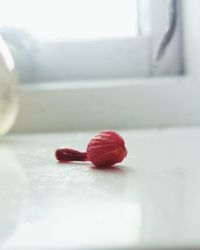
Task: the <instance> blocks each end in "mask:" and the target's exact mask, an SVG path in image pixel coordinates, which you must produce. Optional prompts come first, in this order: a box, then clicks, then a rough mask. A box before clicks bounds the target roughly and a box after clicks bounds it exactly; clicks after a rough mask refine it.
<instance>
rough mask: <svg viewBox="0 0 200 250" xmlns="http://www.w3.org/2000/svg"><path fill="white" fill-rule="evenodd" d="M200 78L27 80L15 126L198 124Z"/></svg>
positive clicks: (55, 128) (71, 127)
mask: <svg viewBox="0 0 200 250" xmlns="http://www.w3.org/2000/svg"><path fill="white" fill-rule="evenodd" d="M199 94H200V81H199V79H197V78H191V77H170V78H147V79H118V80H102V81H92V80H91V81H85V82H71V83H49V84H48V83H47V84H41V85H39V84H38V85H34V86H33V85H32V86H23V87H22V100H21V109H20V113H19V116H18V119H17V122H16V124H15V126H14V128H13V130H12V131H13V132H50V131H70V130H91V129H108V128H109V129H116V128H117V129H127V128H147V127H166V126H187V125H198V124H200V112H199V105H200V99H199Z"/></svg>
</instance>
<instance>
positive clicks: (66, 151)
mask: <svg viewBox="0 0 200 250" xmlns="http://www.w3.org/2000/svg"><path fill="white" fill-rule="evenodd" d="M55 156H56V159H57V160H58V161H60V162H69V161H87V154H86V152H80V151H77V150H75V149H71V148H59V149H57V150H56V152H55Z"/></svg>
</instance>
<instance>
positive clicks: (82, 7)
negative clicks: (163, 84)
mask: <svg viewBox="0 0 200 250" xmlns="http://www.w3.org/2000/svg"><path fill="white" fill-rule="evenodd" d="M168 2H169V1H167V0H164V1H160V0H154V1H150V0H51V1H49V0H16V1H12V0H4V1H3V2H2V3H1V4H2V5H1V6H2V7H1V9H2V10H3V11H2V13H1V15H0V26H1V29H0V33H1V34H2V36H3V37H4V39H5V40H6V41H7V42H8V44H9V45H10V47H11V50H12V52H13V55H14V57H15V60H16V62H17V65H18V68H19V71H20V73H21V76H22V79H23V81H25V82H28V81H31V82H33V81H34V82H41V81H53V80H69V79H70V80H75V79H99V78H122V77H139V76H150V75H152V74H178V73H180V71H181V64H180V48H181V46H180V30H179V29H178V31H177V32H176V36H175V38H174V39H173V43H172V44H171V47H170V49H169V52H168V54H167V55H166V60H165V61H164V62H162V64H161V66H160V68H159V69H157V70H156V71H155V72H154V71H153V67H152V65H153V56H154V53H155V50H156V48H157V46H158V43H159V42H160V39H161V36H162V33H163V31H164V29H165V23H166V21H167V18H168ZM11 6H12V8H11Z"/></svg>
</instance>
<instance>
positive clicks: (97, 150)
mask: <svg viewBox="0 0 200 250" xmlns="http://www.w3.org/2000/svg"><path fill="white" fill-rule="evenodd" d="M126 155H127V149H126V147H125V143H124V140H123V138H122V137H121V136H120V135H119V134H117V133H116V132H114V131H110V130H107V131H102V132H101V133H99V134H98V135H96V136H95V137H94V138H93V139H91V141H90V142H89V144H88V146H87V158H88V160H90V161H91V162H92V163H93V164H94V165H95V166H97V167H102V166H112V165H114V164H116V163H119V162H121V161H123V159H124V158H125V157H126Z"/></svg>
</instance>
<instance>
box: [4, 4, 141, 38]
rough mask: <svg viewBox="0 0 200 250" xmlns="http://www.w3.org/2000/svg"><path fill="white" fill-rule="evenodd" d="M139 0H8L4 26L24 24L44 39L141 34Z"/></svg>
mask: <svg viewBox="0 0 200 250" xmlns="http://www.w3.org/2000/svg"><path fill="white" fill-rule="evenodd" d="M137 7H138V6H137V0H51V1H50V0H15V1H13V0H4V1H1V14H0V27H5V26H6V27H7V26H8V27H16V28H22V29H25V30H27V31H29V32H30V33H32V35H33V36H34V37H36V38H37V39H39V40H43V41H57V40H93V39H105V38H116V37H119V38H120V37H135V36H137V35H138V15H137V14H138V13H137V10H138V8H137Z"/></svg>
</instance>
